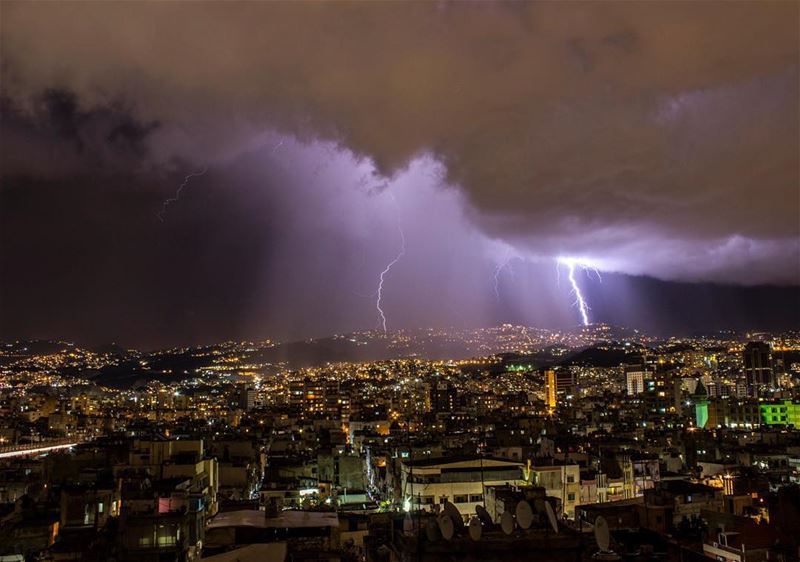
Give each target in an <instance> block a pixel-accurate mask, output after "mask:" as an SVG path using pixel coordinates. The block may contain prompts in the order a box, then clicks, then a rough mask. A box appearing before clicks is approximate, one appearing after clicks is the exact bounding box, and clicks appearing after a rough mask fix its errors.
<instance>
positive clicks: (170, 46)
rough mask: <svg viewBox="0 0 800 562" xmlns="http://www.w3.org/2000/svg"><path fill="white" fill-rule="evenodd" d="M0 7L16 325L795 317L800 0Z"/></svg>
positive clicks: (187, 330)
mask: <svg viewBox="0 0 800 562" xmlns="http://www.w3.org/2000/svg"><path fill="white" fill-rule="evenodd" d="M0 12H1V13H0V24H1V25H2V29H0V32H1V33H0V71H2V82H1V83H0V118H2V123H1V129H0V132H1V133H2V136H1V137H0V143H1V145H0V338H1V339H17V338H54V339H56V338H57V339H66V340H70V341H76V342H79V343H84V344H101V343H106V342H111V341H116V342H118V343H122V344H124V345H129V346H140V347H147V348H155V347H162V346H169V345H175V344H195V343H209V342H214V341H221V340H227V339H265V338H277V339H295V338H306V337H316V336H325V335H330V334H333V333H343V332H348V331H353V330H361V329H375V328H379V329H381V328H382V320H381V317H380V314H379V311H378V310H377V308H376V298H377V291H378V283H379V279H380V276H381V272H383V271H385V269H386V268H387V266H389V265H390V264H391V267H390V268H389V270H388V271H386V272H385V274H384V284H383V291H382V295H381V296H382V309H383V310H384V313H385V317H386V325H387V328H388V329H389V330H392V329H400V328H414V327H446V326H458V327H477V326H488V325H494V324H498V323H502V322H513V323H523V324H528V325H533V326H540V327H559V328H566V327H571V326H576V325H578V324H579V323H580V321H581V318H580V315H579V311H578V310H577V308H576V306H575V304H574V302H575V300H576V299H575V295H574V294H573V292H572V289H571V285H570V282H569V279H568V271H567V270H568V268H567V266H566V265H564V264H563V263H562V264H561V265H558V262H557V260H558V259H559V258H572V259H573V260H576V262H577V263H581V264H585V265H590V266H592V267H593V268H596V270H597V271H596V272H595V270H594V269H591V268H589V269H584V268H582V267H580V266H579V265H578V266H576V267H575V272H574V277H575V279H576V282H577V283H578V285H579V287H580V288H581V290H582V292H583V294H584V296H585V297H586V301H587V304H588V305H589V311H588V314H589V318H590V320H591V321H592V322H601V321H602V322H609V323H614V324H622V325H626V326H632V327H639V328H642V329H645V330H649V331H652V332H655V333H661V334H667V333H675V334H686V333H695V332H701V331H712V330H719V329H727V328H731V329H737V330H748V329H776V330H777V329H786V328H798V329H800V156H799V155H800V114H799V111H798V99H800V89H799V88H798V83H799V80H800V47H799V45H800V31H799V29H800V27H799V26H798V21H799V20H800V4H798V3H796V2H760V3H759V2H719V3H718V2H711V1H709V2H695V3H689V2H622V3H610V2H603V3H582V2H570V3H549V2H548V3H533V2H515V3H509V4H504V3H489V2H474V3H466V2H458V3H455V2H414V3H399V2H397V3H393V2H381V3H367V2H350V3H348V2H329V3H326V2H300V3H281V2H264V3H258V2H243V3H235V2H234V3H221V2H220V3H213V2H204V3H192V2H189V3H182V2H150V3H144V2H140V3H135V2H126V3H112V2H81V3H77V2H60V3H51V2H35V3H33V2H20V3H17V2H11V1H6V2H3V3H2V4H0ZM188 176H191V177H188ZM181 186H183V187H181Z"/></svg>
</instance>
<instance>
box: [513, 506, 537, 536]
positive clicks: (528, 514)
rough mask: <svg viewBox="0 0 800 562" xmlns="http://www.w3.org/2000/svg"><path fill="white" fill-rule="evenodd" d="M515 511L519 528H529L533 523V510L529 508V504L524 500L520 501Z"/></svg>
mask: <svg viewBox="0 0 800 562" xmlns="http://www.w3.org/2000/svg"><path fill="white" fill-rule="evenodd" d="M515 513H516V516H517V523H518V524H519V526H520V528H522V529H526V530H527V529H530V528H531V525H532V524H533V510H532V509H531V504H529V503H528V502H526V501H525V500H522V501H520V502H519V503H518V504H517V509H516V512H515Z"/></svg>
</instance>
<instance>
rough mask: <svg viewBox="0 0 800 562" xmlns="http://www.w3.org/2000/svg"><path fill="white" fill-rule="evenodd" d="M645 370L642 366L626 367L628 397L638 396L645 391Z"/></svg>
mask: <svg viewBox="0 0 800 562" xmlns="http://www.w3.org/2000/svg"><path fill="white" fill-rule="evenodd" d="M645 374H646V373H645V370H644V367H642V366H639V365H637V366H633V367H625V387H626V388H627V390H628V396H636V395H637V394H641V393H642V392H644V391H645V386H644V379H645Z"/></svg>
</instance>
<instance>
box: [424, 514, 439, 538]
mask: <svg viewBox="0 0 800 562" xmlns="http://www.w3.org/2000/svg"><path fill="white" fill-rule="evenodd" d="M425 535H426V536H427V537H428V541H429V542H438V541H439V539H441V538H442V533H441V532H440V531H439V525H437V523H436V519H434V518H433V517H429V518H428V521H427V523H425Z"/></svg>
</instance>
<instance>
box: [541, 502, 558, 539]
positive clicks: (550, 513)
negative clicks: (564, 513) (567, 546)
mask: <svg viewBox="0 0 800 562" xmlns="http://www.w3.org/2000/svg"><path fill="white" fill-rule="evenodd" d="M544 511H545V513H547V520H548V521H550V526H551V527H552V528H553V531H555V532H556V533H558V521H556V514H555V513H553V507H552V506H551V505H550V502H545V504H544Z"/></svg>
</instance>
